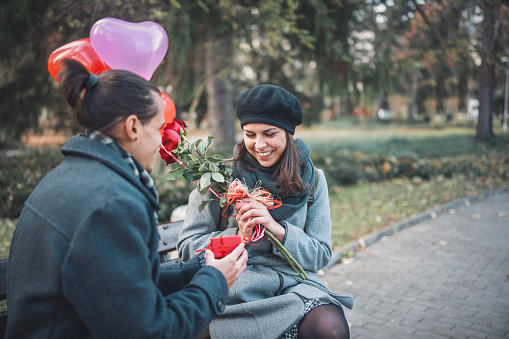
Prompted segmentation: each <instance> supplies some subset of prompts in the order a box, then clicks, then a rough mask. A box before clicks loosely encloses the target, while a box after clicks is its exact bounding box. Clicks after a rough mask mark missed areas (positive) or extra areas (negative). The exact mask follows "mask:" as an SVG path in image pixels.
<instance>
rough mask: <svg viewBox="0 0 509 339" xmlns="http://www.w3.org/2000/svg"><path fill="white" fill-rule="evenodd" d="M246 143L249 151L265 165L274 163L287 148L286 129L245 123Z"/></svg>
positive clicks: (268, 165)
mask: <svg viewBox="0 0 509 339" xmlns="http://www.w3.org/2000/svg"><path fill="white" fill-rule="evenodd" d="M242 130H243V131H244V144H245V145H246V149H247V151H248V152H249V153H250V154H251V155H252V156H253V157H255V159H256V160H257V161H258V163H259V164H260V165H261V166H263V167H270V166H272V165H274V164H275V163H276V162H277V161H278V160H279V158H281V155H283V152H284V151H285V149H286V131H285V130H284V129H282V128H279V127H276V126H272V125H267V124H262V123H250V124H245V125H244V126H243V128H242Z"/></svg>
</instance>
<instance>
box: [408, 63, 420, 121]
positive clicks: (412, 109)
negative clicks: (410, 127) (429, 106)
mask: <svg viewBox="0 0 509 339" xmlns="http://www.w3.org/2000/svg"><path fill="white" fill-rule="evenodd" d="M410 77H411V78H412V81H411V85H410V103H409V104H408V121H409V122H413V121H414V119H415V116H416V115H417V91H418V89H419V71H418V70H415V69H414V70H412V73H411V74H410Z"/></svg>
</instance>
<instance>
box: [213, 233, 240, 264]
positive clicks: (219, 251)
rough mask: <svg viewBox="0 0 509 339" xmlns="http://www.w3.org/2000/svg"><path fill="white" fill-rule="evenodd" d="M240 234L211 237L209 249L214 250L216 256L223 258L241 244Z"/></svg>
mask: <svg viewBox="0 0 509 339" xmlns="http://www.w3.org/2000/svg"><path fill="white" fill-rule="evenodd" d="M240 242H241V241H240V235H231V236H228V237H219V238H212V239H210V244H209V246H208V249H210V250H211V251H212V252H214V258H216V259H221V258H223V257H225V256H227V255H228V254H230V253H231V251H233V250H234V249H235V248H236V247H237V246H239V245H240Z"/></svg>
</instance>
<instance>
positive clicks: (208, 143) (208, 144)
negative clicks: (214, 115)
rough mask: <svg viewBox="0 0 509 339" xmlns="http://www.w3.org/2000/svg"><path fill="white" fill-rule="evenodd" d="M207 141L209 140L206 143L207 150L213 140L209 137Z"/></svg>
mask: <svg viewBox="0 0 509 339" xmlns="http://www.w3.org/2000/svg"><path fill="white" fill-rule="evenodd" d="M208 139H209V140H208V141H207V148H208V147H209V146H210V144H211V143H212V139H214V137H213V136H210V135H209V138H208Z"/></svg>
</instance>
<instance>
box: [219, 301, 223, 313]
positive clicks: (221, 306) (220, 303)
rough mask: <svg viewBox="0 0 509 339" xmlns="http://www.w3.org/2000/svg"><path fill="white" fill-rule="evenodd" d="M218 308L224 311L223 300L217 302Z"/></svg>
mask: <svg viewBox="0 0 509 339" xmlns="http://www.w3.org/2000/svg"><path fill="white" fill-rule="evenodd" d="M217 309H218V310H219V312H223V311H224V303H223V302H222V301H221V300H219V301H218V302H217Z"/></svg>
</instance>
